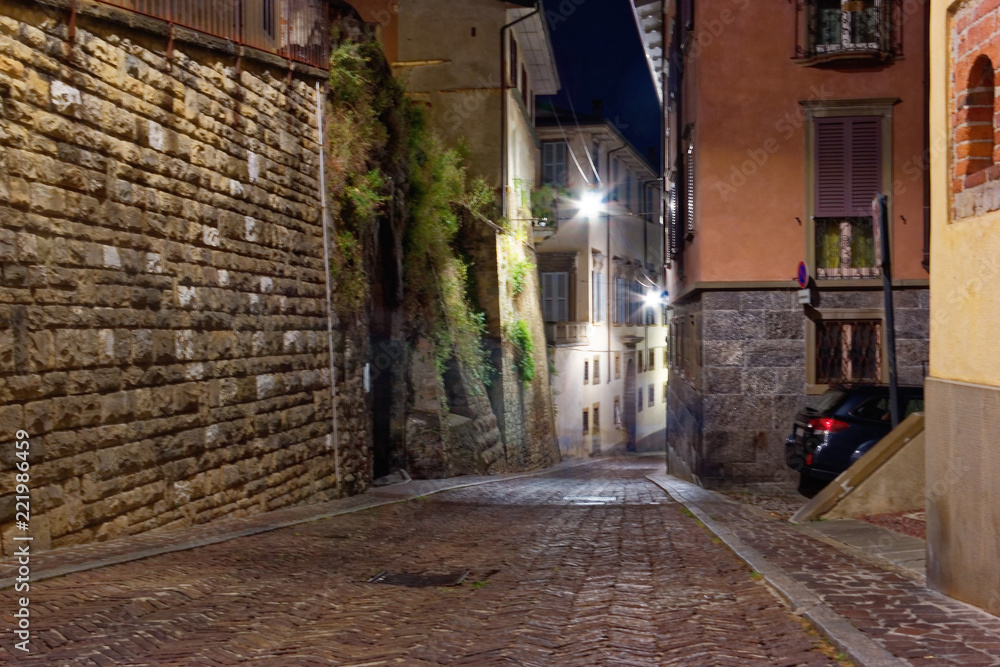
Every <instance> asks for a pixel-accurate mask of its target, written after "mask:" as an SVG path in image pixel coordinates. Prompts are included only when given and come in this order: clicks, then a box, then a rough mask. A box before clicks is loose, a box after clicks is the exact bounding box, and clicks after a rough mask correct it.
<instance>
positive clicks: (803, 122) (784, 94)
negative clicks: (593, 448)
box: [633, 0, 929, 485]
mask: <svg viewBox="0 0 1000 667" xmlns="http://www.w3.org/2000/svg"><path fill="white" fill-rule="evenodd" d="M633 6H634V8H635V10H636V20H637V24H638V26H639V29H640V31H641V33H642V34H643V36H644V39H643V41H644V43H645V44H646V47H647V55H648V56H649V59H650V64H651V68H652V71H653V73H654V78H656V77H662V78H661V82H662V83H665V85H664V86H663V91H662V92H663V99H664V118H665V124H666V127H667V131H666V133H665V146H664V148H665V153H666V164H667V166H666V171H667V175H668V180H667V185H666V187H667V199H668V202H669V206H668V207H667V209H668V219H669V220H668V228H669V234H668V236H669V240H668V253H667V261H668V263H670V271H669V276H670V278H669V281H670V282H669V286H668V288H669V291H670V300H671V314H672V317H671V324H670V341H671V344H670V349H671V352H670V359H671V368H672V370H673V374H672V380H673V381H672V382H671V385H670V398H669V401H670V406H669V424H668V431H669V434H668V441H669V447H670V453H669V466H670V470H671V472H672V473H673V474H677V475H679V476H681V477H684V478H687V479H694V480H697V481H699V482H701V483H703V484H706V485H717V484H725V483H729V482H733V481H739V482H767V481H774V480H780V479H785V478H786V477H787V476H789V475H790V471H789V470H788V469H787V468H786V467H785V462H784V447H783V443H784V440H785V438H786V436H787V435H788V433H789V430H790V428H791V424H792V420H793V417H794V415H795V413H796V412H797V411H798V409H799V408H800V407H801V406H802V405H803V403H804V402H805V401H807V400H808V397H809V396H811V395H815V394H819V393H822V392H823V391H825V390H826V388H827V387H828V386H830V385H831V384H833V383H844V382H848V383H857V382H886V381H887V380H888V372H889V369H888V362H887V359H888V355H887V349H886V327H885V312H884V306H883V296H882V276H881V272H880V269H879V268H878V267H877V266H876V262H875V252H874V245H875V243H874V240H875V239H874V231H873V225H872V215H871V202H872V199H873V196H874V195H875V194H876V193H886V194H888V195H889V216H890V217H889V219H890V242H891V248H892V260H893V275H892V278H893V284H894V286H895V290H896V293H895V308H894V311H895V322H896V339H897V341H896V348H897V352H898V372H899V378H900V380H901V382H903V383H909V384H919V383H921V382H922V379H923V377H924V375H925V372H926V362H927V338H928V284H929V283H928V268H927V266H928V265H927V262H926V259H927V254H928V250H927V247H928V245H927V231H926V230H927V222H926V220H927V218H926V214H927V211H926V208H925V207H926V204H927V201H928V198H927V190H928V186H927V183H926V178H925V173H926V170H925V169H924V166H925V161H926V160H925V149H926V146H927V137H926V131H925V127H926V111H925V103H924V100H925V95H926V86H925V84H924V83H923V82H924V81H926V76H925V63H926V18H925V16H924V12H923V10H914V9H913V8H912V7H908V6H904V3H903V2H901V1H899V0H858V1H851V0H843V1H841V0H804V1H802V2H795V3H752V2H749V1H748V0H678V1H676V2H671V3H664V2H643V0H634V4H633ZM765 33H766V34H768V35H771V37H769V38H768V39H761V35H762V34H765ZM657 37H662V38H663V39H657ZM660 45H666V50H665V52H663V51H662V50H661V49H660ZM754 72H759V73H761V75H760V76H755V75H754ZM799 262H804V263H805V265H806V267H807V276H808V283H809V289H810V294H809V295H808V298H807V302H806V303H800V302H799V300H798V296H797V294H796V292H797V291H798V289H799V288H798V285H797V284H796V281H795V280H794V277H795V276H796V272H797V267H798V264H799Z"/></svg>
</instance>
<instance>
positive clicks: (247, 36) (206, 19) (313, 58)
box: [98, 0, 330, 69]
mask: <svg viewBox="0 0 1000 667" xmlns="http://www.w3.org/2000/svg"><path fill="white" fill-rule="evenodd" d="M98 1H99V2H102V3H104V4H106V5H113V6H115V7H119V8H121V9H127V10H129V11H133V12H136V13H138V14H144V15H146V16H151V17H153V18H158V19H162V20H164V21H167V22H168V23H171V24H175V25H178V26H182V27H184V28H189V29H191V30H195V31H197V32H201V33H205V34H206V35H213V36H215V37H219V38H222V39H225V40H227V41H230V42H233V43H234V44H238V45H241V46H249V47H252V48H255V49H259V50H261V51H266V52H268V53H273V54H276V55H279V56H281V57H282V58H287V59H288V60H294V61H296V62H301V63H305V64H307V65H312V66H313V67H319V68H322V69H328V68H329V60H330V18H329V12H328V7H329V4H328V3H327V2H325V0H98Z"/></svg>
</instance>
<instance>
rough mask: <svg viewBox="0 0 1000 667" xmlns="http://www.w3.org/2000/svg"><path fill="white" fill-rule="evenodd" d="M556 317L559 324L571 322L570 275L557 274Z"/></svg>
mask: <svg viewBox="0 0 1000 667" xmlns="http://www.w3.org/2000/svg"><path fill="white" fill-rule="evenodd" d="M555 277H556V317H557V318H558V319H557V320H556V321H557V322H569V275H568V274H566V273H557V274H556V276H555Z"/></svg>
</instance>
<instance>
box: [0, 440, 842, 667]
mask: <svg viewBox="0 0 1000 667" xmlns="http://www.w3.org/2000/svg"><path fill="white" fill-rule="evenodd" d="M660 470H662V463H661V461H660V459H659V458H640V459H627V460H622V459H619V460H607V461H602V462H600V463H596V464H593V463H592V464H587V465H582V466H580V465H576V466H571V467H562V468H558V469H556V470H554V471H549V472H545V473H542V474H539V475H535V476H527V477H521V478H518V479H512V480H508V481H502V482H494V483H490V484H483V485H478V486H473V487H467V488H464V489H457V490H452V491H446V492H443V493H438V494H434V495H431V496H424V497H419V498H417V499H415V500H412V501H410V502H405V503H396V504H391V505H385V506H382V507H378V508H374V509H369V510H366V511H362V512H356V513H352V514H345V515H341V516H337V517H333V518H329V519H324V520H319V521H314V522H310V523H305V524H301V525H298V526H293V527H289V528H284V529H280V530H274V531H271V532H266V533H262V534H259V535H255V536H252V537H244V538H239V539H235V540H231V541H226V542H222V543H219V544H214V545H209V546H205V547H201V548H198V549H195V550H188V551H180V552H176V553H172V554H166V555H161V556H156V557H153V558H146V559H143V560H138V561H134V562H129V563H123V564H120V565H114V566H110V567H105V568H100V569H95V570H91V571H86V572H80V573H76V574H70V575H67V576H64V577H59V578H56V579H52V580H48V581H43V582H41V583H37V584H33V585H32V597H33V603H34V609H35V610H37V615H38V619H37V621H36V625H35V626H34V627H35V636H36V637H37V640H36V641H37V644H36V649H37V650H36V651H35V652H34V653H33V654H32V655H31V656H30V657H28V658H26V659H25V658H21V657H20V656H17V658H18V659H19V661H20V662H19V664H46V665H56V664H58V665H112V664H114V665H140V664H141V665H222V664H234V663H237V662H240V663H257V664H262V665H263V664H266V665H330V664H336V665H344V666H347V665H374V664H405V665H439V664H474V665H553V664H559V665H598V664H600V665H612V664H622V665H626V664H627V665H667V664H683V665H708V664H711V665H775V664H781V665H827V664H836V660H834V659H831V658H830V657H827V655H825V654H824V653H823V652H821V651H820V650H818V649H819V647H820V640H819V639H817V638H814V635H810V634H807V630H806V628H805V627H804V626H803V624H802V623H801V622H800V621H797V620H796V619H795V618H794V617H793V616H792V614H791V613H790V612H789V611H788V609H787V608H786V607H785V606H784V604H783V603H782V602H781V601H780V600H779V599H778V598H777V597H776V596H775V595H774V594H773V593H772V592H770V590H769V589H768V588H767V587H766V586H765V584H764V583H763V582H761V581H759V580H758V579H759V577H758V576H756V575H755V574H754V573H752V572H750V571H749V569H748V568H747V567H746V566H744V565H743V563H742V562H741V561H740V560H739V559H738V558H737V557H736V556H735V555H733V554H732V553H731V552H730V551H728V549H727V548H726V547H725V546H724V545H722V544H721V543H720V542H719V541H718V540H717V539H713V538H712V536H711V535H710V533H708V532H707V531H706V530H704V529H703V528H702V527H700V526H699V525H698V524H697V522H696V521H695V520H694V519H692V518H689V516H686V515H685V513H684V512H683V511H682V508H681V506H680V505H678V504H677V503H675V502H673V501H672V500H670V497H669V496H668V495H667V494H666V493H665V492H664V491H663V490H661V489H660V488H659V487H658V486H656V485H654V484H653V483H652V482H650V481H648V480H647V479H646V478H645V476H646V475H648V474H652V473H656V472H657V471H660ZM63 560H65V558H64V559H63ZM381 570H390V571H396V572H406V573H427V572H430V573H450V572H455V571H464V570H469V571H470V573H469V575H468V576H467V577H466V578H465V580H464V582H463V583H462V584H461V585H460V586H457V587H441V586H434V587H425V588H409V587H402V586H392V585H380V584H371V583H367V582H366V580H367V579H368V578H370V577H371V576H372V575H375V574H376V573H378V572H380V571H381ZM14 596H15V593H14V592H13V591H12V590H10V589H8V590H5V591H3V593H2V594H0V597H2V598H3V603H2V604H4V605H10V604H12V603H13V602H12V600H11V598H13V597H14ZM8 650H9V649H8V647H0V661H2V662H7V661H9V660H10V659H11V658H12V656H11V654H10V653H7V652H6V651H8ZM827 654H830V651H829V649H827ZM831 655H832V654H831Z"/></svg>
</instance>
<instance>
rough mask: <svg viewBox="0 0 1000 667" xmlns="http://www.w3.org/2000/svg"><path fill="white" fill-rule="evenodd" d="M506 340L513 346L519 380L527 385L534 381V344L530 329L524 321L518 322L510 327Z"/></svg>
mask: <svg viewBox="0 0 1000 667" xmlns="http://www.w3.org/2000/svg"><path fill="white" fill-rule="evenodd" d="M507 338H508V340H510V342H511V344H512V345H513V346H514V349H515V352H516V355H515V359H514V363H515V365H516V366H517V371H518V373H519V374H520V376H521V380H522V381H524V382H525V383H529V382H531V381H532V380H534V379H535V342H534V340H533V339H532V336H531V329H529V328H528V323H527V322H525V321H524V320H518V321H517V322H514V324H512V325H511V326H510V329H509V331H508V332H507Z"/></svg>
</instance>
